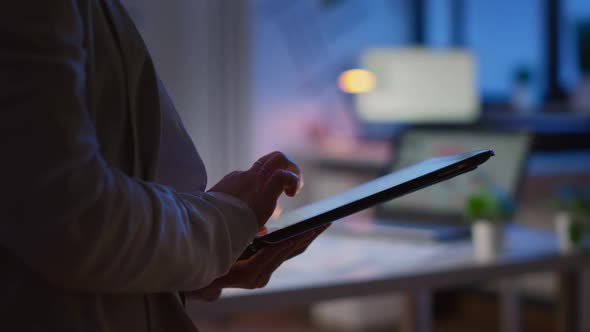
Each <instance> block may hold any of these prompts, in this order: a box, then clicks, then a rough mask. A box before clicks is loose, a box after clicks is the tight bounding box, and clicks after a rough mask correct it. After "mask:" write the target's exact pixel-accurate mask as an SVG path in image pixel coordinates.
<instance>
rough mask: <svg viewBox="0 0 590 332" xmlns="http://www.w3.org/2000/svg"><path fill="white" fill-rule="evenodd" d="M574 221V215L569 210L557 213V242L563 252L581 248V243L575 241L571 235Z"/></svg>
mask: <svg viewBox="0 0 590 332" xmlns="http://www.w3.org/2000/svg"><path fill="white" fill-rule="evenodd" d="M572 223H573V220H572V216H571V214H569V213H568V212H563V211H561V212H558V213H557V214H556V215H555V232H556V233H557V243H558V246H559V251H561V252H565V253H568V252H573V251H576V250H579V249H580V248H581V244H580V243H575V242H574V241H573V240H572V238H571V236H570V228H571V227H572Z"/></svg>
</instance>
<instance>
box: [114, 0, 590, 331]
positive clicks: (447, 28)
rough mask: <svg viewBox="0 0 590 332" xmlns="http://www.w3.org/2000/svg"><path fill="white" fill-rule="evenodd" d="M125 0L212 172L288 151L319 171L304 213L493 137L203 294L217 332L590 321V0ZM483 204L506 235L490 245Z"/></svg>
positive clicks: (287, 204)
mask: <svg viewBox="0 0 590 332" xmlns="http://www.w3.org/2000/svg"><path fill="white" fill-rule="evenodd" d="M123 3H124V4H125V5H126V6H127V8H128V9H129V12H130V14H131V16H132V17H133V19H134V21H135V22H136V25H137V26H138V28H139V30H140V31H141V32H142V35H143V37H144V39H145V41H146V44H147V45H148V48H149V49H150V51H151V53H152V55H153V57H154V60H155V63H156V67H157V69H158V70H159V73H160V75H161V78H162V79H163V81H164V82H165V84H166V86H167V88H168V89H169V92H170V95H171V96H172V99H173V100H174V101H175V104H176V106H177V108H178V111H179V113H180V114H181V117H182V118H183V120H184V122H185V125H186V127H187V130H188V131H189V133H190V135H191V136H192V138H193V140H194V142H195V144H196V145H197V148H198V150H199V152H200V154H201V156H202V158H203V159H204V161H205V165H206V167H207V169H208V173H209V186H211V185H212V184H214V183H215V182H216V181H218V180H219V179H220V178H221V177H222V176H223V175H224V174H226V173H228V172H230V171H232V170H234V169H244V168H247V167H249V166H250V164H251V163H252V162H253V161H255V160H256V159H257V158H258V157H259V156H260V155H262V154H265V153H267V152H270V151H273V150H281V151H284V152H286V153H287V154H288V155H290V156H291V157H292V158H293V159H295V160H296V161H297V162H298V163H299V164H301V166H302V167H303V170H304V173H305V183H306V186H305V188H304V190H303V191H302V193H301V195H299V196H298V197H297V198H294V199H283V200H281V203H280V207H281V209H282V210H284V211H289V210H291V209H294V208H297V207H299V206H302V205H304V204H307V203H310V202H313V201H316V200H318V199H322V198H325V197H327V196H330V195H333V194H336V193H339V192H342V191H344V190H346V189H349V188H351V187H353V186H355V185H357V184H360V183H362V182H364V181H367V180H370V179H372V178H375V177H378V176H380V175H383V174H385V173H387V172H391V171H394V170H396V169H399V168H402V167H404V166H407V165H410V164H412V163H415V162H418V161H420V160H423V159H427V158H429V157H431V156H435V155H444V154H450V153H459V152H463V151H468V150H475V149H480V148H494V149H495V151H496V153H497V156H496V157H495V158H494V159H493V160H492V161H490V163H489V164H487V165H484V166H483V167H481V169H480V170H478V171H477V172H474V173H473V175H471V174H470V175H468V176H465V177H464V178H463V177H462V178H459V179H455V180H453V181H449V182H448V183H445V184H441V185H439V186H437V187H433V188H430V189H428V190H424V191H421V192H419V193H416V194H413V195H410V196H408V197H406V198H404V199H402V200H399V201H396V202H393V203H389V204H385V205H384V206H381V207H378V208H375V209H371V210H369V211H364V212H363V213H360V214H358V215H355V216H353V217H351V218H350V220H347V221H345V222H342V223H339V224H338V225H334V226H333V227H332V229H330V231H329V232H328V234H326V235H322V237H320V238H319V240H318V241H317V243H316V244H314V246H313V247H312V248H310V250H309V252H307V253H306V254H304V255H302V256H300V257H298V258H296V259H294V260H293V261H290V262H289V263H288V264H287V266H286V267H285V268H284V270H283V272H280V271H281V270H279V273H277V275H276V276H275V277H274V278H273V280H271V283H270V285H269V287H268V290H266V291H254V292H252V291H247V292H240V291H237V292H235V293H234V292H227V293H226V294H224V298H223V299H222V301H220V302H219V303H218V304H211V305H209V304H208V305H200V304H196V305H195V309H193V311H191V312H192V315H193V317H194V319H195V321H196V322H197V325H198V326H200V328H201V329H202V330H203V331H397V330H399V331H429V330H433V331H473V330H477V331H500V330H503V331H577V330H578V331H590V322H588V318H585V317H583V316H584V315H580V312H582V310H585V309H587V310H586V313H587V312H590V306H588V303H587V302H588V301H589V300H590V294H588V292H589V288H588V280H587V279H588V273H587V272H585V268H584V266H585V265H586V264H587V261H588V257H587V255H586V254H585V252H584V251H583V249H579V248H581V247H583V243H584V235H585V232H586V229H588V226H587V225H586V224H587V223H588V222H589V220H588V215H589V214H588V206H589V204H590V198H589V197H588V191H589V190H590V1H588V0H518V1H513V0H512V1H510V0H364V1H363V0H215V1H213V0H210V1H206V0H198V1H197V0H177V1H158V0H123ZM486 211H487V212H486ZM489 211H492V212H489ZM277 214H278V213H277ZM482 219H486V220H487V221H491V222H488V223H484V225H488V226H489V225H490V224H492V226H494V227H496V228H498V227H499V229H500V230H501V233H503V234H505V235H504V237H502V238H501V239H500V240H498V241H500V242H499V243H503V245H501V246H500V247H499V248H495V247H492V248H491V249H490V248H488V249H487V251H488V253H489V252H490V250H491V258H490V257H488V258H485V257H484V258H483V260H482V259H479V258H478V257H476V256H477V255H478V252H479V251H478V250H479V249H478V248H479V247H481V243H485V242H486V240H485V236H486V235H485V234H484V235H483V236H484V240H477V239H476V238H475V233H476V232H477V233H478V234H479V233H480V231H476V230H475V229H476V228H478V227H479V226H475V224H476V223H469V221H474V220H482ZM498 225H500V226H498ZM336 226H337V227H336ZM478 229H479V228H478ZM483 232H484V233H485V232H486V231H485V230H484V231H483ZM470 234H473V235H472V236H470ZM489 236H491V235H489ZM494 239H495V238H494ZM482 241H483V242H482ZM494 241H496V240H494ZM494 241H492V242H494ZM488 242H489V241H488ZM496 242H497V241H496ZM481 250H483V252H484V254H482V255H483V256H486V254H485V252H486V248H483V249H481ZM359 252H362V253H363V254H359ZM340 256H345V257H348V258H349V259H344V260H343V259H338V257H340ZM487 256H490V255H487ZM375 257H380V258H379V259H381V260H379V259H377V258H375ZM340 258H341V257H340ZM480 258H481V257H480ZM368 261H370V262H372V264H373V265H371V264H369V263H367V262H368ZM441 261H443V262H444V264H443V263H441ZM447 261H448V262H447ZM416 262H419V264H417V263H416ZM434 262H436V263H437V264H434ZM329 263H333V264H329ZM441 264H442V265H441ZM527 264H528V265H527ZM415 265H422V267H423V266H430V265H433V266H435V267H433V268H431V269H428V270H427V271H424V270H423V269H418V267H417V266H415ZM408 266H412V268H408ZM487 268H489V270H486V269H487ZM478 269H482V270H478ZM445 271H446V272H449V271H451V272H452V273H453V274H449V275H445V274H444V273H443V272H445ZM482 271H483V272H482ZM506 271H518V273H516V272H514V274H510V275H509V279H510V282H509V283H506V276H507V274H506V273H507V272H506ZM478 273H479V274H478ZM486 273H489V278H487V280H484V279H486V278H480V277H477V278H476V277H473V278H471V277H468V276H475V275H478V276H479V275H481V274H486ZM495 273H498V277H497V278H496V277H494V274H495ZM335 276H338V278H335ZM426 276H427V277H428V281H424V284H423V285H424V287H420V285H421V282H422V281H420V282H419V281H416V282H409V281H408V280H410V281H411V280H422V279H419V278H418V277H420V278H422V277H426ZM463 276H465V282H457V283H453V282H442V281H440V280H445V279H446V278H458V279H461V278H463ZM412 278H414V279H412ZM415 278H418V279H415ZM476 279H477V280H476ZM375 280H380V281H383V283H377V284H378V285H379V286H378V287H376V286H375V285H376V284H375V283H374V281H375ZM384 280H387V283H385V281H384ZM400 280H402V281H405V282H408V283H409V284H408V287H407V289H406V288H405V286H404V285H403V284H400V283H399V282H401V281H400ZM384 284H387V285H390V286H391V287H390V289H389V288H388V287H385V286H383V285H384ZM431 284H432V286H431ZM443 284H444V287H442V286H439V285H443ZM507 284H508V286H507ZM331 285H349V286H347V287H349V288H346V287H344V286H342V287H340V288H338V287H336V288H334V287H332V288H331V287H330V286H331ZM371 285H373V286H375V287H373V286H371ZM326 289H327V290H326ZM330 289H336V290H332V293H330V291H329V290H330ZM350 289H354V290H350ZM285 290H287V291H285ZM345 290H346V291H345ZM363 290H365V291H363ZM310 292H316V294H315V295H313V296H312V295H306V294H308V293H309V294H311V293H310ZM338 292H340V294H348V295H346V296H345V295H338V294H336V293H338ZM297 294H303V295H300V296H298V295H297ZM334 294H336V295H334ZM352 295H355V296H352ZM586 299H588V300H586ZM271 300H272V301H273V303H275V304H276V303H283V304H284V305H276V307H274V308H273V306H269V304H268V303H266V302H268V301H271ZM224 301H225V302H224ZM249 301H250V302H249ZM273 305H274V304H273ZM207 308H213V309H207ZM425 308H426V309H425ZM254 309H256V310H254ZM209 310H210V311H209Z"/></svg>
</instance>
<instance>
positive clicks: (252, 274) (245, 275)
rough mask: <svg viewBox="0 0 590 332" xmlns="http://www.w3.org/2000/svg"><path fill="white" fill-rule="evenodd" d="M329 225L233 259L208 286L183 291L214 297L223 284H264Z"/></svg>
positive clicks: (260, 286) (226, 286) (242, 286)
mask: <svg viewBox="0 0 590 332" xmlns="http://www.w3.org/2000/svg"><path fill="white" fill-rule="evenodd" d="M328 226H329V225H327V226H323V227H321V228H317V229H315V230H311V231H309V232H307V233H304V234H301V235H299V236H297V237H295V238H293V239H291V240H287V241H285V242H282V243H279V244H276V245H272V246H268V247H264V248H262V249H260V251H258V252H257V253H256V254H254V255H253V256H252V257H250V258H248V259H246V260H240V261H237V262H236V263H234V265H233V266H232V267H231V269H230V271H229V273H228V274H226V275H225V276H223V277H221V278H218V279H216V280H215V281H213V282H212V283H211V284H210V285H209V286H207V287H205V288H202V289H199V290H196V291H193V292H189V293H186V295H187V296H189V297H193V298H197V299H200V300H205V301H215V300H217V299H218V298H219V296H221V291H222V290H223V289H224V288H244V289H255V288H262V287H264V286H266V284H267V283H268V281H269V280H270V278H271V276H272V274H273V272H274V271H275V270H276V269H278V268H279V266H280V265H281V264H282V263H283V262H284V261H286V260H288V259H290V258H291V257H295V256H297V255H299V254H301V253H302V252H304V251H305V249H307V247H308V246H309V245H310V244H311V243H312V242H313V240H315V238H316V237H318V235H320V234H321V233H322V232H323V231H324V230H325V229H326V228H328Z"/></svg>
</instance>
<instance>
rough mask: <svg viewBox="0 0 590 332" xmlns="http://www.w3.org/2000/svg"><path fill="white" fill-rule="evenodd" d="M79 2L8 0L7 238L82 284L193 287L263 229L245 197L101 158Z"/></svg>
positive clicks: (0, 237) (3, 48)
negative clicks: (162, 178)
mask: <svg viewBox="0 0 590 332" xmlns="http://www.w3.org/2000/svg"><path fill="white" fill-rule="evenodd" d="M83 39H84V27H83V22H82V19H81V15H80V12H79V8H78V6H77V1H76V0H59V1H45V0H19V1H9V2H5V3H3V4H2V5H0V116H1V119H2V120H1V121H0V142H2V143H0V144H1V147H2V149H1V150H2V163H0V174H1V176H2V188H1V189H0V190H1V192H2V197H0V201H1V202H2V203H1V204H2V211H3V217H2V220H1V221H0V246H3V247H5V248H7V249H8V250H10V251H11V252H12V253H13V254H14V255H15V256H17V257H19V258H20V259H21V260H22V261H23V262H24V263H25V264H26V265H28V266H29V268H30V269H31V270H33V271H34V272H36V273H38V274H39V275H40V276H42V277H43V278H45V279H46V280H47V281H48V282H50V283H52V284H54V285H56V286H58V287H63V288H66V289H70V290H75V291H82V292H161V291H176V290H193V289H197V288H200V287H203V286H205V285H207V284H209V283H210V282H211V281H212V280H213V279H214V278H216V277H219V276H221V275H223V274H225V273H226V272H227V271H228V270H229V268H230V266H231V264H232V263H233V262H234V261H235V260H236V259H237V258H238V257H239V255H240V254H241V253H242V251H243V250H244V249H245V247H246V246H247V245H248V243H250V242H251V241H252V240H253V238H254V236H255V233H256V230H257V222H256V216H255V215H254V213H253V212H252V211H251V210H250V208H249V207H248V206H246V205H245V204H244V203H243V202H241V201H239V200H238V199H236V198H233V197H230V196H228V195H224V194H221V193H206V192H194V193H181V192H176V191H174V190H173V189H171V188H170V187H166V186H163V185H159V184H155V183H150V182H146V181H142V180H139V179H136V178H131V177H129V176H127V175H125V174H123V173H121V172H119V171H117V170H115V169H112V168H110V167H109V165H108V164H107V163H106V162H105V160H104V159H103V158H102V156H101V153H100V149H99V145H98V143H97V140H96V135H95V133H94V128H93V125H92V122H91V120H90V117H89V113H88V110H87V105H86V73H85V67H86V66H85V65H86V53H85V49H84V47H83V42H84V40H83Z"/></svg>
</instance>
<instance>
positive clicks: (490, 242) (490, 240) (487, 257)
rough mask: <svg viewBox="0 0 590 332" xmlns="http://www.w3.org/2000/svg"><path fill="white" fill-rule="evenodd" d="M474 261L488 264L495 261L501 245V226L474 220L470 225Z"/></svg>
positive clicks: (500, 224) (495, 223)
mask: <svg viewBox="0 0 590 332" xmlns="http://www.w3.org/2000/svg"><path fill="white" fill-rule="evenodd" d="M471 235H472V241H473V250H474V255H475V259H476V260H477V261H479V262H489V261H493V260H494V259H496V257H497V256H498V253H499V252H500V250H501V249H502V244H503V224H502V223H498V222H490V221H488V220H476V221H475V222H473V223H472V225H471Z"/></svg>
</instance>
